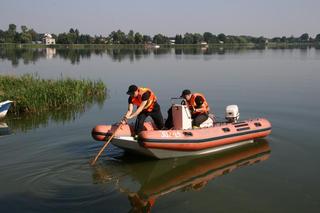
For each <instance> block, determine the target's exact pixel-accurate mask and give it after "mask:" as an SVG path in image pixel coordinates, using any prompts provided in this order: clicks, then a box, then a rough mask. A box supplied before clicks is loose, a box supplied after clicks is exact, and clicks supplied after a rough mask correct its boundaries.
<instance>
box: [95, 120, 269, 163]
mask: <svg viewBox="0 0 320 213" xmlns="http://www.w3.org/2000/svg"><path fill="white" fill-rule="evenodd" d="M115 129H117V126H116V125H111V126H106V125H100V126H96V127H95V128H94V129H93V131H92V136H93V137H94V138H95V139H96V140H100V141H104V140H106V139H108V137H109V136H110V135H112V134H113V133H114V132H115ZM270 133H271V124H270V122H269V121H268V120H266V119H263V118H257V119H252V120H245V121H241V122H238V123H216V124H215V125H214V126H213V127H208V128H199V129H190V130H156V129H155V127H154V126H153V125H152V124H151V123H146V124H145V130H144V131H142V132H141V133H140V134H139V141H137V140H134V138H133V137H132V135H133V134H134V132H133V127H132V125H131V126H130V125H124V126H122V127H120V129H119V130H118V131H116V132H115V137H114V138H113V139H112V140H111V143H112V144H113V145H115V146H117V147H119V148H122V149H124V150H128V151H131V152H135V153H138V154H142V155H146V156H150V157H154V158H158V159H164V158H174V157H184V156H196V155H206V154H211V153H215V152H219V151H224V150H227V149H232V148H235V147H238V146H242V145H245V144H248V143H252V142H253V141H254V139H257V138H263V137H266V136H267V135H269V134H270Z"/></svg>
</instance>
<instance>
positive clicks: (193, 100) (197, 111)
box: [188, 93, 210, 115]
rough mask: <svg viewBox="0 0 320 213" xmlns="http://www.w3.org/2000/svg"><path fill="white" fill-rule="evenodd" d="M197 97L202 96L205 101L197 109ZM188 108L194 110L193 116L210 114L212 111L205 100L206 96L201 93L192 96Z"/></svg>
mask: <svg viewBox="0 0 320 213" xmlns="http://www.w3.org/2000/svg"><path fill="white" fill-rule="evenodd" d="M197 96H200V97H201V98H202V99H203V103H202V105H201V107H200V108H196V107H197V103H196V97H197ZM188 106H189V108H192V109H193V111H192V112H193V113H192V114H193V115H197V114H203V113H208V112H209V110H210V108H209V105H208V102H207V100H206V99H205V97H204V95H202V94H201V93H193V94H192V95H191V98H190V100H189V101H188Z"/></svg>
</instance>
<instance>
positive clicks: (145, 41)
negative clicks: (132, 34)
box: [143, 35, 152, 43]
mask: <svg viewBox="0 0 320 213" xmlns="http://www.w3.org/2000/svg"><path fill="white" fill-rule="evenodd" d="M151 41H152V38H151V36H149V35H143V43H148V42H151Z"/></svg>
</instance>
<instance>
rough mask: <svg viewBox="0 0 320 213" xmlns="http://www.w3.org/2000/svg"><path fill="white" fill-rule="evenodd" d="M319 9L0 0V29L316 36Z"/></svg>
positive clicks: (306, 2) (197, 1) (292, 3)
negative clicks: (24, 28) (11, 26)
mask: <svg viewBox="0 0 320 213" xmlns="http://www.w3.org/2000/svg"><path fill="white" fill-rule="evenodd" d="M319 8H320V0H193V1H190V0H158V1H154V0H116V1H115V0H113V1H109V0H1V3H0V29H2V30H6V29H7V28H8V25H9V24H10V23H14V24H16V25H17V26H18V27H19V28H20V26H21V25H26V26H27V27H29V28H33V29H35V30H36V31H37V32H41V33H45V32H48V33H61V32H67V31H69V29H70V28H78V29H79V31H80V33H84V34H91V35H104V36H105V35H108V34H110V32H111V31H113V30H118V29H121V30H122V31H125V32H128V31H129V30H131V29H132V30H134V31H135V32H141V33H143V34H148V35H154V34H157V33H163V34H165V35H168V36H174V35H176V34H184V33H186V32H199V33H203V32H212V33H214V34H219V33H224V34H227V35H253V36H265V37H275V36H283V35H284V36H291V35H293V36H300V35H301V34H303V33H305V32H307V33H309V35H311V36H315V35H316V34H318V33H320V25H319V21H320V12H319Z"/></svg>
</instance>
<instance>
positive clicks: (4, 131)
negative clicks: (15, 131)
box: [0, 122, 11, 137]
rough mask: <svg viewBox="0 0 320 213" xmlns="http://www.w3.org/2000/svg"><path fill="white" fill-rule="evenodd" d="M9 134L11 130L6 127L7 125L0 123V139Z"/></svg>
mask: <svg viewBox="0 0 320 213" xmlns="http://www.w3.org/2000/svg"><path fill="white" fill-rule="evenodd" d="M10 134H11V130H10V128H9V127H8V124H7V123H4V122H0V137H1V136H4V135H10Z"/></svg>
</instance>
